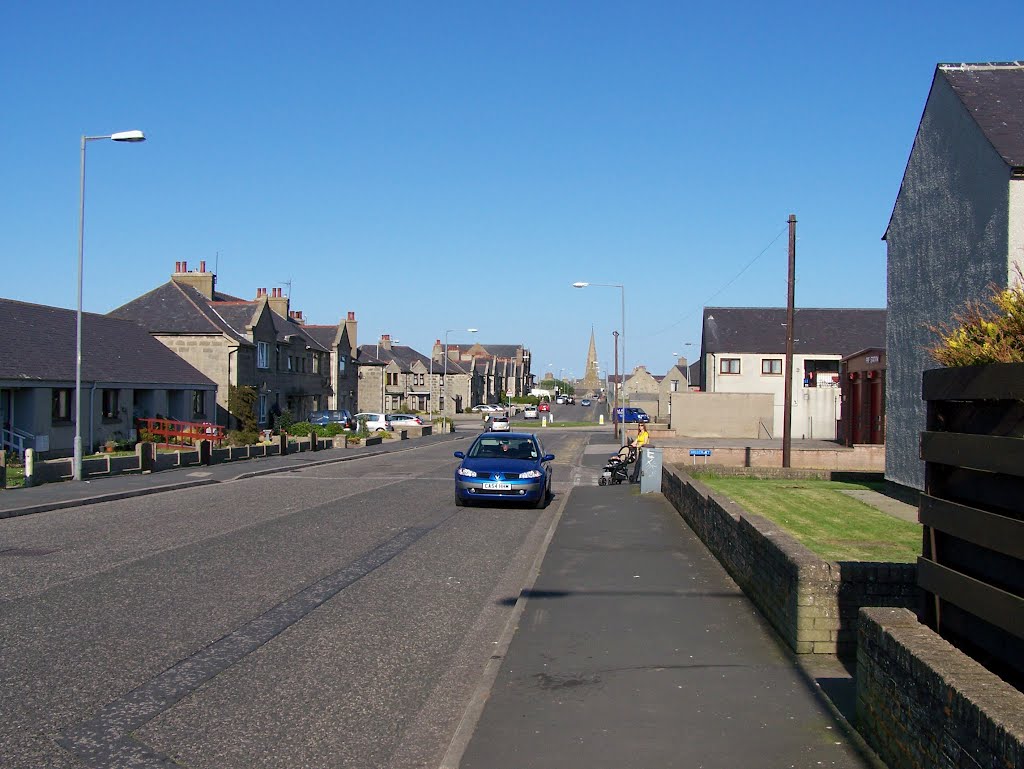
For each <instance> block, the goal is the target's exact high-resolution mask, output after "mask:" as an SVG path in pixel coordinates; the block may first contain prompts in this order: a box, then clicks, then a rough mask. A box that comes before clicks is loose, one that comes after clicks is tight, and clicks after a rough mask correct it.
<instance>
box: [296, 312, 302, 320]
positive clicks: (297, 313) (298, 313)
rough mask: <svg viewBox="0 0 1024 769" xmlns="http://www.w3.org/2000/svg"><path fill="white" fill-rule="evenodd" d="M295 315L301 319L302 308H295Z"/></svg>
mask: <svg viewBox="0 0 1024 769" xmlns="http://www.w3.org/2000/svg"><path fill="white" fill-rule="evenodd" d="M295 317H296V318H298V319H299V320H302V310H296V311H295Z"/></svg>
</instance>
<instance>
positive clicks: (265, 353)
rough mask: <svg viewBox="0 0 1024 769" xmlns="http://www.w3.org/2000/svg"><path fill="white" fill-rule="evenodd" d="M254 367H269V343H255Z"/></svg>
mask: <svg viewBox="0 0 1024 769" xmlns="http://www.w3.org/2000/svg"><path fill="white" fill-rule="evenodd" d="M256 368H270V345H269V344H267V343H266V342H257V343H256Z"/></svg>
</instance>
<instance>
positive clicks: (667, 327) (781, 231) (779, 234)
mask: <svg viewBox="0 0 1024 769" xmlns="http://www.w3.org/2000/svg"><path fill="white" fill-rule="evenodd" d="M788 227H789V225H788V224H787V225H786V227H783V228H782V229H781V230H779V233H778V234H777V235H776V236H775V237H774V238H772V241H771V243H769V244H768V245H767V246H765V247H764V248H762V249H761V251H760V253H759V254H758V255H757V256H755V257H754V258H753V259H751V260H750V261H749V262H747V263H746V265H744V267H743V269H742V270H740V271H739V272H737V273H736V274H735V275H734V276H733V277H732V278H731V279H730V280H729V282H727V283H726V284H725V285H724V286H722V287H721V288H720V289H718V290H717V291H716V292H715V293H713V294H712V295H711V296H709V297H708V298H707V299H705V300H704V301H703V302H702V303H701V305H700V308H701V310H702V309H703V308H704V307H707V306H708V304H710V302H711V300H712V299H714V298H715V297H716V296H718V295H719V294H721V293H722V292H723V291H725V289H727V288H729V286H731V285H732V284H733V283H735V282H736V281H737V280H739V279H740V277H742V275H743V273H745V272H746V271H747V270H749V269H750V268H751V267H753V265H754V262H756V261H757V260H758V259H760V258H761V257H762V256H764V255H765V253H767V251H768V249H769V248H771V247H772V246H774V245H775V241H776V240H778V239H779V238H781V237H782V234H783V233H784V232H786V230H787V228H788ZM698 312H700V310H695V311H693V312H689V313H687V314H686V315H684V316H683V317H681V318H680V319H679V320H677V321H676V322H675V323H672V324H671V325H668V326H665V328H663V329H660V330H658V331H654V332H652V333H651V336H657V335H658V334H663V333H665V332H666V331H668V330H670V329H673V328H675V327H676V326H678V325H679V324H680V323H682V322H683V321H685V320H689V319H690V318H692V317H693V316H694V315H696V314H697V313H698Z"/></svg>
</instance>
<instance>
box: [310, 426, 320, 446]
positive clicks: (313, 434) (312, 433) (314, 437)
mask: <svg viewBox="0 0 1024 769" xmlns="http://www.w3.org/2000/svg"><path fill="white" fill-rule="evenodd" d="M316 441H317V434H316V430H310V431H309V448H310V450H311V451H317V450H318V449H319V448H320V447H319V446H318V445H317V442H316Z"/></svg>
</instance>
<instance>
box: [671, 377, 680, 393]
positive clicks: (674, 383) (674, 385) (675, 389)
mask: <svg viewBox="0 0 1024 769" xmlns="http://www.w3.org/2000/svg"><path fill="white" fill-rule="evenodd" d="M672 392H674V393H677V392H679V380H678V379H673V380H672Z"/></svg>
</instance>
